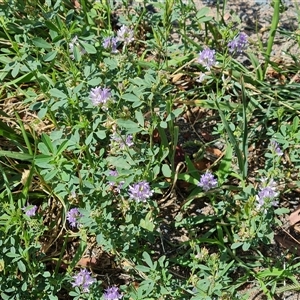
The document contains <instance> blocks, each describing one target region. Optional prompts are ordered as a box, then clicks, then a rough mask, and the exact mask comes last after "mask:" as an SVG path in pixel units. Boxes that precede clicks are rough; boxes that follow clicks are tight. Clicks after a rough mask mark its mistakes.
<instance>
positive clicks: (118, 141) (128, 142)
mask: <svg viewBox="0 0 300 300" xmlns="http://www.w3.org/2000/svg"><path fill="white" fill-rule="evenodd" d="M110 139H111V140H110V141H111V143H110V146H111V148H119V149H121V150H124V149H125V148H126V146H127V147H131V146H133V145H134V143H133V141H132V139H133V136H132V135H131V134H129V135H127V136H126V137H125V136H119V135H117V134H116V133H113V134H112V135H111V136H110Z"/></svg>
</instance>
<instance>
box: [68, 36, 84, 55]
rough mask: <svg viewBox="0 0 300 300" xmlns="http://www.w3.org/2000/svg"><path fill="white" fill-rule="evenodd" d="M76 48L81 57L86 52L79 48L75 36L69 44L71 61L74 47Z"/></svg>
mask: <svg viewBox="0 0 300 300" xmlns="http://www.w3.org/2000/svg"><path fill="white" fill-rule="evenodd" d="M75 46H77V47H78V49H79V51H80V53H81V55H84V54H86V51H85V50H84V49H83V48H82V47H81V46H80V44H79V42H78V37H77V35H75V36H74V38H73V39H72V41H71V42H70V43H69V52H70V57H71V59H74V58H75V57H74V47H75Z"/></svg>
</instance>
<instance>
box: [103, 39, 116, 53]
mask: <svg viewBox="0 0 300 300" xmlns="http://www.w3.org/2000/svg"><path fill="white" fill-rule="evenodd" d="M117 42H118V39H117V38H115V37H113V36H109V37H107V38H105V39H104V40H103V43H102V46H103V48H104V49H107V50H110V51H111V52H112V53H117V52H118V50H117Z"/></svg>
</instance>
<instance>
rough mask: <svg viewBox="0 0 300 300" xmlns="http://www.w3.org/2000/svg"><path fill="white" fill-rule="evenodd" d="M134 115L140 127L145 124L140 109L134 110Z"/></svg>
mask: <svg viewBox="0 0 300 300" xmlns="http://www.w3.org/2000/svg"><path fill="white" fill-rule="evenodd" d="M135 117H136V119H137V121H138V123H139V125H140V126H141V127H144V126H145V119H144V116H143V113H142V112H141V111H140V110H136V111H135Z"/></svg>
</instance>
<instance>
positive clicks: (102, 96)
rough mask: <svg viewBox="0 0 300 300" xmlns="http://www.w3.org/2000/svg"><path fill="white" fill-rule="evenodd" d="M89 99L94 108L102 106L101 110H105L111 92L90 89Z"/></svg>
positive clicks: (106, 89) (99, 88) (98, 88)
mask: <svg viewBox="0 0 300 300" xmlns="http://www.w3.org/2000/svg"><path fill="white" fill-rule="evenodd" d="M90 99H91V101H92V103H93V105H94V106H98V105H102V108H104V109H106V108H107V107H106V106H107V103H108V102H109V101H110V100H111V91H110V89H108V88H101V87H99V86H97V87H95V88H92V89H91V92H90Z"/></svg>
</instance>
